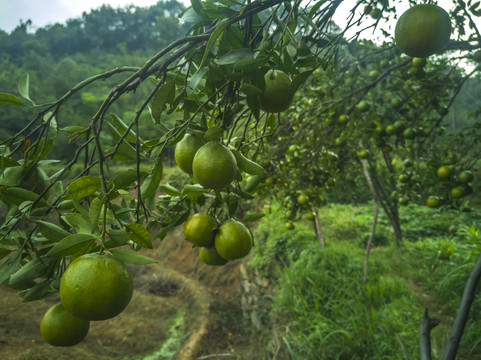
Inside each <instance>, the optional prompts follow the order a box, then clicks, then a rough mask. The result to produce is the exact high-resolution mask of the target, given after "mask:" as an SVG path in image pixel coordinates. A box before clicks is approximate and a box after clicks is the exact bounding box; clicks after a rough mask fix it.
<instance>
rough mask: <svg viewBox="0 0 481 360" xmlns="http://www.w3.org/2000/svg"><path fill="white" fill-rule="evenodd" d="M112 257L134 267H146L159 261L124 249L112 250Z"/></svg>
mask: <svg viewBox="0 0 481 360" xmlns="http://www.w3.org/2000/svg"><path fill="white" fill-rule="evenodd" d="M109 251H110V252H111V253H112V255H113V256H114V257H115V258H117V259H119V260H120V261H122V262H123V263H127V264H132V265H146V264H153V263H156V262H157V260H155V259H152V258H150V257H148V256H144V255H141V254H138V253H135V252H133V251H129V250H123V249H110V250H109Z"/></svg>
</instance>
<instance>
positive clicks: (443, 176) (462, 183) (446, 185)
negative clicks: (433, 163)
mask: <svg viewBox="0 0 481 360" xmlns="http://www.w3.org/2000/svg"><path fill="white" fill-rule="evenodd" d="M436 175H437V177H438V178H439V180H440V181H441V183H442V185H443V186H442V189H445V192H446V193H445V194H442V195H437V194H435V192H436V189H432V190H430V192H431V194H429V196H428V198H427V199H426V205H427V206H429V207H431V208H435V207H438V206H439V205H440V204H441V203H442V202H443V200H447V199H448V198H451V199H453V200H456V199H460V198H462V197H464V196H468V195H470V194H471V193H472V192H473V188H472V187H471V185H470V183H471V182H472V181H473V180H474V175H473V173H472V172H471V170H461V171H459V172H458V173H457V174H456V173H455V172H454V171H452V170H451V167H449V166H448V165H443V166H440V167H439V168H438V169H437V171H436Z"/></svg>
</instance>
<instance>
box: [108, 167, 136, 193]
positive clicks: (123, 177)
mask: <svg viewBox="0 0 481 360" xmlns="http://www.w3.org/2000/svg"><path fill="white" fill-rule="evenodd" d="M136 180H137V171H135V170H134V169H128V170H127V171H124V172H121V173H120V174H118V175H117V176H115V178H114V180H113V183H114V186H115V187H116V188H117V189H124V190H125V189H128V188H129V186H130V185H131V184H132V183H133V182H135V181H136Z"/></svg>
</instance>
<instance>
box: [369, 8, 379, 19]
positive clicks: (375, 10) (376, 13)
mask: <svg viewBox="0 0 481 360" xmlns="http://www.w3.org/2000/svg"><path fill="white" fill-rule="evenodd" d="M369 15H371V17H372V18H373V19H378V18H379V17H380V16H381V10H380V9H378V8H373V9H372V10H371V11H370V12H369Z"/></svg>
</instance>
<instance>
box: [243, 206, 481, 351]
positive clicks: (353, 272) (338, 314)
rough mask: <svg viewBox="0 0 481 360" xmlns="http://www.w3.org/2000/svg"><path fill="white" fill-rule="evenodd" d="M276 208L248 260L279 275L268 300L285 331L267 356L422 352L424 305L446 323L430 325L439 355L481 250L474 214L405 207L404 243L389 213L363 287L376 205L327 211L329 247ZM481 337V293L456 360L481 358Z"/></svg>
mask: <svg viewBox="0 0 481 360" xmlns="http://www.w3.org/2000/svg"><path fill="white" fill-rule="evenodd" d="M271 209H272V211H271V213H270V214H268V215H267V216H266V217H265V218H263V219H262V220H261V221H260V224H259V227H258V229H257V232H256V244H257V245H258V246H256V247H255V249H254V256H253V258H252V260H251V262H250V266H252V267H254V268H256V269H257V270H259V271H260V272H261V273H262V274H263V276H266V277H268V278H272V279H274V280H275V289H270V291H271V298H270V299H271V300H270V301H266V302H265V303H264V306H265V311H266V312H267V313H268V314H269V320H268V321H267V323H269V321H270V323H271V325H272V326H273V327H274V328H276V329H278V330H277V331H276V332H274V333H271V334H270V336H271V338H270V341H268V343H269V344H270V347H269V346H268V347H267V350H266V353H265V354H263V356H264V358H265V359H268V358H271V356H272V353H274V352H277V353H278V354H280V353H282V354H284V355H282V356H280V357H279V359H284V358H285V359H288V358H289V357H290V358H296V359H346V360H347V359H413V358H418V357H419V345H418V343H419V335H418V329H419V323H420V321H421V318H422V315H423V313H424V309H425V307H428V308H429V309H430V314H431V316H436V317H439V318H440V320H441V325H440V326H438V328H436V329H434V330H433V331H432V343H433V359H439V358H440V356H441V354H442V351H443V347H444V344H445V341H446V339H447V336H448V334H449V330H450V326H451V323H452V319H453V317H454V316H455V313H456V310H457V307H458V304H459V299H460V296H461V294H462V291H463V288H464V283H465V281H466V279H467V277H468V275H469V272H470V271H471V269H472V266H473V262H474V260H475V259H476V257H477V254H478V253H479V251H480V250H481V245H479V244H481V241H480V240H481V238H480V234H479V231H477V229H476V227H474V226H471V225H470V224H471V223H472V220H473V218H474V217H475V214H477V213H476V212H472V213H461V214H453V213H452V212H441V211H432V209H427V208H425V207H416V206H408V207H405V208H403V209H402V210H401V214H402V219H403V229H404V230H405V233H406V232H408V233H409V231H406V229H411V232H410V233H409V235H408V236H407V238H408V239H409V240H411V241H405V244H404V246H403V247H402V248H398V247H396V246H395V245H394V236H393V233H392V230H391V229H390V227H389V223H388V221H387V218H386V217H385V216H380V218H379V223H378V229H377V232H376V234H377V236H379V237H382V238H383V239H384V240H385V241H381V242H379V243H378V245H379V246H378V247H376V248H374V249H373V251H372V253H371V258H370V265H369V281H368V283H367V284H366V285H365V286H364V285H363V262H364V252H365V250H364V246H365V237H366V235H367V234H369V231H370V228H371V224H372V216H373V213H374V211H373V207H372V206H369V205H368V206H351V205H329V206H326V207H323V208H322V209H320V215H321V224H322V226H323V231H324V234H325V236H326V242H327V246H326V248H325V249H321V248H320V246H319V243H318V241H317V239H316V237H315V235H314V233H313V230H312V228H311V224H310V223H309V222H307V221H301V222H299V223H297V224H296V229H295V230H292V231H290V232H288V231H286V230H284V227H283V219H282V215H281V210H280V209H279V208H278V207H277V206H272V207H271ZM454 215H456V216H454ZM448 219H451V221H448ZM260 306H262V303H261V305H260ZM480 333H481V295H480V296H478V297H477V299H476V300H475V303H474V305H473V309H472V312H471V317H470V320H469V322H468V325H467V327H466V331H465V334H464V336H463V342H462V344H461V349H460V352H459V355H458V358H457V359H470V360H474V359H480V357H479V355H476V354H480V353H481V340H480V337H479V334H480ZM273 334H274V335H273ZM264 335H265V334H264ZM274 344H276V346H277V349H275V347H274ZM279 344H280V345H279ZM279 346H280V351H279ZM283 356H284V357H283ZM476 356H478V357H476Z"/></svg>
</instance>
